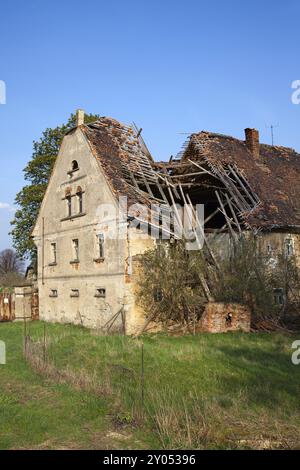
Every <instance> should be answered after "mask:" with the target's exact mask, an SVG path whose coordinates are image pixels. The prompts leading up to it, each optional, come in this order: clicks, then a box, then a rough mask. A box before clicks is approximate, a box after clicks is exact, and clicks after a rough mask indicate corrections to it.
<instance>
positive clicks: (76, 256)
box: [72, 238, 79, 261]
mask: <svg viewBox="0 0 300 470" xmlns="http://www.w3.org/2000/svg"><path fill="white" fill-rule="evenodd" d="M72 244H73V260H74V261H79V240H78V238H75V239H74V240H72Z"/></svg>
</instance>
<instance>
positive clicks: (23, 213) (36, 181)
mask: <svg viewBox="0 0 300 470" xmlns="http://www.w3.org/2000/svg"><path fill="white" fill-rule="evenodd" d="M98 117H99V116H98V115H94V114H88V115H86V116H85V122H86V123H89V122H92V121H95V120H96V119H98ZM75 122H76V116H75V115H74V114H71V116H70V118H69V120H68V122H67V123H66V124H63V125H61V126H57V127H55V128H52V129H51V128H48V129H46V130H45V131H44V132H43V133H42V136H41V138H40V140H38V141H35V142H33V154H32V157H31V160H30V161H29V163H28V164H27V166H26V168H25V169H24V177H25V180H26V182H27V183H28V184H27V185H25V186H24V187H23V188H22V189H21V191H20V192H19V193H18V194H17V195H16V198H15V204H16V205H17V207H18V209H17V211H16V213H15V217H14V220H13V221H12V226H13V228H12V231H11V235H12V239H13V245H14V248H15V249H16V251H17V254H18V256H20V257H22V258H24V257H30V258H31V259H32V260H33V261H34V260H35V257H36V253H35V246H34V244H33V241H32V239H31V232H32V230H33V227H34V224H35V222H36V219H37V216H38V212H39V209H40V206H41V203H42V200H43V197H44V195H45V191H46V189H47V185H48V182H49V179H50V176H51V173H52V170H53V167H54V163H55V161H56V158H57V155H58V151H59V148H60V145H61V142H62V139H63V137H64V135H65V133H66V132H67V131H68V130H69V129H71V128H72V127H74V126H75Z"/></svg>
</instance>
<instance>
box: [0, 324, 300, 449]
mask: <svg viewBox="0 0 300 470" xmlns="http://www.w3.org/2000/svg"><path fill="white" fill-rule="evenodd" d="M30 330H31V331H30V335H31V340H32V344H33V346H32V349H31V350H32V357H31V365H30V364H29V363H26V362H25V361H24V359H23V356H22V335H23V325H22V324H20V323H14V324H0V339H1V340H4V341H5V342H6V345H7V352H8V357H7V365H5V366H0V386H1V393H0V448H1V449H4V448H6V449H7V448H31V447H35V448H36V447H38V448H99V449H101V448H102V449H103V448H110V447H113V448H162V447H164V448H200V449H201V448H213V449H223V448H225V449H230V448H233V449H234V448H299V447H300V431H299V429H300V407H299V396H300V366H298V367H297V366H294V365H292V363H291V354H292V350H291V345H292V342H293V340H294V339H295V338H294V337H291V336H285V335H282V334H262V333H261V334H242V333H236V334H224V335H209V334H202V335H197V336H195V337H192V336H185V337H167V336H165V335H162V334H160V335H155V336H145V337H143V338H142V339H138V340H137V339H132V338H127V337H121V336H111V337H109V336H95V335H93V334H91V332H90V331H88V330H86V329H83V328H79V327H75V326H69V325H68V326H63V325H50V324H49V325H48V324H47V326H46V332H47V335H46V336H47V343H48V346H47V366H44V364H43V350H42V341H40V340H41V338H42V337H43V323H42V322H35V323H32V324H31V326H30ZM142 342H143V344H144V358H145V363H144V403H142V387H141V344H142ZM34 344H35V346H34ZM37 356H38V360H37Z"/></svg>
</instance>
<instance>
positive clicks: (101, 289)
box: [95, 287, 106, 299]
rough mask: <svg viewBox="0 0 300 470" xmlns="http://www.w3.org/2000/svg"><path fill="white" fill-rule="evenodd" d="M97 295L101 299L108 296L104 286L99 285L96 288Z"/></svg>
mask: <svg viewBox="0 0 300 470" xmlns="http://www.w3.org/2000/svg"><path fill="white" fill-rule="evenodd" d="M95 297H99V298H101V299H104V298H105V297H106V289H105V288H104V287H98V288H97V289H96V294H95Z"/></svg>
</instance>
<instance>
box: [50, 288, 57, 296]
mask: <svg viewBox="0 0 300 470" xmlns="http://www.w3.org/2000/svg"><path fill="white" fill-rule="evenodd" d="M49 297H58V293H57V289H51V290H50V294H49Z"/></svg>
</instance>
